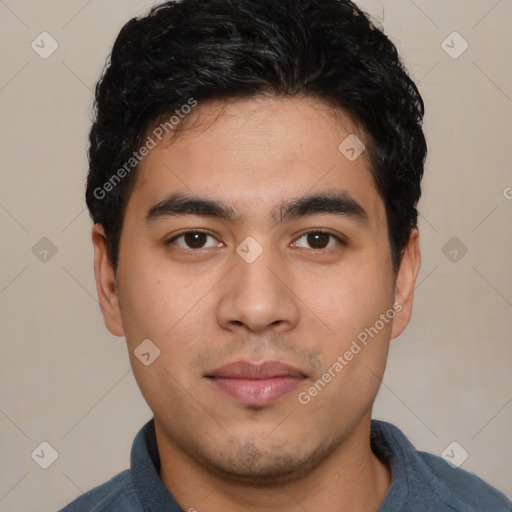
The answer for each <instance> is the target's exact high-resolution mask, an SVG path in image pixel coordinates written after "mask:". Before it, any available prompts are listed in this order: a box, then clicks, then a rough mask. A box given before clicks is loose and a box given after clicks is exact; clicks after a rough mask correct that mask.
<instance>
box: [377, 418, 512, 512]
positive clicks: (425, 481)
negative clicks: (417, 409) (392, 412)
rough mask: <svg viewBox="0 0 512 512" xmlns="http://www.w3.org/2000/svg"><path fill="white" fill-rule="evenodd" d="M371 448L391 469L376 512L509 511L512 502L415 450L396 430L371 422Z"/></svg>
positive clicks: (442, 461) (467, 474) (443, 462)
mask: <svg viewBox="0 0 512 512" xmlns="http://www.w3.org/2000/svg"><path fill="white" fill-rule="evenodd" d="M371 430H372V432H371V433H372V448H373V449H374V451H376V452H377V453H378V454H380V456H381V457H382V458H383V459H386V460H387V461H388V463H389V464H390V466H391V473H392V482H391V486H390V488H389V491H388V494H387V496H386V499H385V500H384V503H383V505H382V507H381V508H380V509H379V512H388V511H393V512H396V511H401V512H402V511H403V512H405V511H408V510H414V512H429V511H432V510H435V511H436V512H441V511H446V512H480V511H482V510H485V511H486V512H511V511H512V503H511V502H510V500H509V499H508V498H507V497H506V496H505V495H504V494H502V493H501V492H499V491H498V490H497V489H495V488H494V487H492V486H491V485H489V484H488V483H486V482H485V481H484V480H482V479H481V478H479V477H477V476H476V475H474V474H472V473H469V472H468V471H465V470H463V469H461V468H456V467H454V466H451V465H450V464H448V463H447V462H446V461H445V460H444V459H443V458H441V457H439V456H437V455H432V454H430V453H425V452H421V451H418V450H416V448H415V447H414V446H413V445H412V444H411V442H410V441H409V440H408V439H407V437H406V436H405V435H404V434H403V432H401V430H400V429H398V428H397V427H395V426H394V425H391V424H390V423H386V422H382V421H376V420H373V421H372V429H371Z"/></svg>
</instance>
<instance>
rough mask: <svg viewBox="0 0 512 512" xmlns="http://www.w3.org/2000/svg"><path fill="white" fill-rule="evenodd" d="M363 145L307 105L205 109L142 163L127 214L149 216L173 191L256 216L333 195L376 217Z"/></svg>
mask: <svg viewBox="0 0 512 512" xmlns="http://www.w3.org/2000/svg"><path fill="white" fill-rule="evenodd" d="M364 141H365V136H364V134H363V133H362V132H361V131H360V130H358V129H357V127H356V126H355V124H354V123H353V121H352V120H351V119H350V117H349V116H348V115H345V114H344V113H343V112H341V111H334V110H333V109H332V107H330V106H329V105H327V104H326V103H324V102H322V101H319V100H315V99H311V98H296V97H294V98H284V97H277V98H276V97H258V98H252V99H247V100H236V101H235V100H230V101H226V102H220V101H210V102H206V103H204V104H199V106H198V107H196V109H194V111H193V112H192V113H191V114H189V116H188V117H187V118H186V119H185V121H184V123H183V125H182V126H181V127H180V129H179V131H178V132H176V133H175V134H173V137H172V138H170V139H168V140H165V139H164V140H163V141H161V142H160V143H158V144H157V146H156V147H155V148H154V149H152V150H151V151H150V152H149V154H148V155H147V156H146V157H145V158H144V159H143V161H142V162H141V165H140V168H139V174H138V177H137V181H136V184H135V187H134V190H133V193H132V197H131V199H130V201H129V204H128V206H129V209H130V207H131V208H143V207H146V208H147V207H148V205H151V206H152V205H154V204H156V203H158V202H159V201H161V200H163V199H164V198H165V196H167V195H169V194H170V193H172V192H176V191H178V192H183V193H186V194H188V195H198V196H201V197H212V198H215V199H218V200H223V201H225V202H226V203H227V204H230V205H232V206H233V207H234V209H235V210H236V211H238V212H240V213H243V212H244V211H246V213H247V215H248V216H250V215H251V214H252V215H253V216H256V215H258V214H259V215H262V214H263V212H264V211H270V210H272V211H273V205H275V204H277V203H280V202H282V201H283V200H284V199H286V198H287V197H299V196H302V195H305V194H306V193H309V194H311V193H314V192H319V193H320V192H328V191H332V190H336V191H343V192H348V193H350V195H351V196H353V197H354V198H355V199H356V200H357V201H358V202H360V203H363V204H364V206H365V209H366V210H367V212H368V213H369V214H370V215H369V216H370V217H372V215H374V216H376V217H380V216H381V214H382V209H383V204H382V201H381V199H380V197H379V195H378V193H377V190H376V188H375V185H374V181H373V178H372V176H371V174H370V171H369V162H368V155H367V152H366V151H363V152H362V154H361V155H360V156H359V157H358V158H354V156H357V154H358V153H359V152H360V151H361V150H363V149H364ZM347 149H348V150H349V151H348V152H347ZM352 150H353V151H352ZM249 210H250V211H249Z"/></svg>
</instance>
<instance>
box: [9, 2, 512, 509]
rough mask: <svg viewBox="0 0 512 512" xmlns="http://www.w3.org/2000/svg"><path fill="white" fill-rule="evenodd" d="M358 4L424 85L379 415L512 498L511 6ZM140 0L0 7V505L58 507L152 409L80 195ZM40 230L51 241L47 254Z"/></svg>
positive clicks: (116, 461) (126, 443)
mask: <svg viewBox="0 0 512 512" xmlns="http://www.w3.org/2000/svg"><path fill="white" fill-rule="evenodd" d="M360 3H361V4H363V5H365V6H366V7H367V8H368V9H369V10H371V11H372V12H373V13H374V14H375V16H376V17H377V18H380V19H383V20H384V21H383V23H384V27H385V29H386V31H387V33H388V34H389V35H390V36H391V38H392V39H393V41H395V43H396V44H397V46H398V48H399V50H400V51H401V52H402V55H403V57H404V59H405V61H406V64H407V65H408V67H409V69H410V72H411V74H412V76H413V77H414V78H415V79H416V80H417V81H418V82H419V85H420V88H421V91H422V94H423V95H424V99H425V102H426V108H427V117H426V125H425V128H426V132H427V138H428V141H429V145H430V153H429V161H428V165H427V169H426V176H425V180H424V197H423V199H422V201H421V204H420V210H421V221H420V228H421V245H422V250H423V267H422V271H421V275H420V279H419V284H418V288H417V291H416V293H417V296H416V306H415V313H414V318H413V321H412V323H411V325H410V327H409V328H408V330H407V331H406V333H405V334H404V335H402V337H401V338H399V339H398V340H396V341H395V342H394V343H393V344H392V349H391V357H390V360H389V365H388V369H387V372H386V375H385V379H384V384H383V386H382V389H381V391H380V394H379V397H378V400H377V404H376V407H375V414H374V416H375V417H377V418H380V419H385V420H388V421H391V422H393V423H395V424H396V425H398V426H399V427H400V428H402V429H403V430H404V432H405V433H406V434H407V435H408V436H409V438H410V439H411V441H412V442H413V443H414V444H415V445H416V446H417V447H418V448H419V449H422V450H426V451H430V452H433V453H436V454H441V453H442V452H443V450H444V449H445V448H446V447H447V446H448V445H449V444H450V443H452V442H453V441H457V442H458V443H459V444H460V445H461V446H462V447H463V448H464V449H465V450H466V451H467V452H468V454H469V456H468V458H467V460H466V461H465V462H464V464H463V465H462V467H463V468H464V469H467V470H469V471H473V472H475V473H477V474H478V475H480V476H481V477H483V478H484V479H486V480H487V481H489V482H490V483H491V484H493V485H494V486H496V487H497V488H499V489H500V490H502V491H503V492H505V493H506V494H507V495H508V496H510V497H512V470H511V463H510V460H511V457H512V436H511V435H510V432H511V430H512V429H511V424H512V423H511V422H512V385H511V384H512V372H511V370H510V368H511V363H512V342H511V341H512V322H511V319H512V278H511V277H512V270H511V262H512V236H511V235H512V200H511V198H512V188H510V187H512V172H511V158H510V156H511V142H512V141H511V135H512V72H511V60H510V55H512V36H511V34H510V26H511V22H512V1H511V0H501V1H497V0H478V1H475V2H473V1H471V2H470V1H469V0H452V1H450V2H446V1H444V0H415V1H412V0H384V1H380V0H379V1H366V2H363V1H362V2H360ZM151 4H152V2H147V1H146V2H145V1H142V0H105V1H103V2H100V1H99V0H90V1H86V0H72V1H71V0H67V1H63V0H60V1H59V0H41V1H38V2H35V1H33V0H32V1H29V0H0V45H1V47H2V65H1V68H0V122H1V134H0V135H1V148H2V159H1V172H2V186H1V189H0V225H1V230H2V231H1V232H2V243H1V252H0V256H1V262H2V264H1V268H0V311H1V317H0V325H1V326H2V333H1V336H2V344H1V357H0V372H1V375H2V386H1V393H0V409H1V410H0V433H1V442H0V450H1V451H0V511H1V512H12V511H16V512H24V511H38V512H50V511H55V510H57V509H58V508H60V507H61V506H63V505H64V504H65V503H67V502H69V501H70V500H72V499H73V498H75V497H76V496H78V495H79V494H80V493H81V492H82V491H85V490H88V489H90V488H91V487H92V486H94V485H97V484H100V483H102V482H104V481H106V480H107V479H108V478H110V477H111V476H113V475H114V474H116V473H118V472H119V471H121V470H122V469H124V468H126V467H128V463H129V451H130V447H131V442H132V439H133V436H134V435H135V433H136V432H137V431H138V429H139V428H140V426H141V425H142V424H143V423H144V422H145V421H146V420H147V419H149V418H150V415H151V413H150V411H149V409H148V408H147V406H146V405H145V403H144V401H143V399H142V398H141V396H140V393H139V391H138V388H137V386H136V384H135V382H134V379H133V375H132V373H131V370H130V366H129V362H128V357H127V354H126V350H125V347H124V342H123V341H122V340H119V339H116V338H114V337H112V336H110V335H109V334H108V333H107V331H106V330H105V328H104V327H103V322H102V319H101V316H100V312H99V308H98V304H97V302H96V292H95V286H94V280H93V272H92V247H91V243H90V240H89V238H90V237H89V230H90V226H91V223H90V220H89V217H88V214H87V211H86V210H85V203H84V199H83V193H84V180H85V176H86V171H87V162H86V156H85V150H86V147H87V134H88V130H89V127H90V112H91V98H92V93H91V90H92V89H93V87H94V84H95V82H96V80H97V79H98V77H99V74H100V72H101V70H102V67H103V63H104V60H105V57H106V56H107V54H108V53H109V51H110V48H111V45H112V43H113V41H114V38H115V36H116V35H117V33H118V31H119V29H120V28H121V26H122V25H123V24H124V22H126V21H127V20H128V19H129V18H130V17H133V16H135V15H138V14H141V13H143V12H145V10H146V9H147V7H148V6H149V5H151ZM43 31H46V32H49V33H50V34H51V36H52V37H53V38H54V39H55V40H56V41H57V42H58V45H59V47H58V49H57V50H56V51H55V53H53V54H52V55H51V56H50V57H49V58H47V59H43V58H41V57H40V56H39V55H38V53H36V52H35V51H34V50H33V49H32V48H31V42H32V41H33V40H36V42H37V41H40V38H38V36H39V34H40V33H41V32H43ZM453 31H457V32H459V33H460V34H461V36H462V37H463V38H464V40H466V41H467V42H468V43H469V48H468V49H467V50H466V51H465V52H464V53H463V54H462V55H461V56H459V57H458V58H456V59H455V58H452V57H451V56H450V55H448V53H447V52H446V51H445V50H444V49H443V48H442V46H441V44H442V41H443V40H445V39H446V38H447V36H449V35H450V34H451V33H452V32H453ZM46 41H47V43H45V48H46V49H48V48H49V43H48V40H46ZM447 44H448V45H449V46H451V47H453V48H451V49H450V48H448V50H449V51H450V52H452V54H453V53H454V52H458V51H460V49H462V48H463V47H462V46H461V44H463V41H462V40H461V39H459V38H458V36H451V37H450V38H448V40H447ZM507 196H508V198H509V199H507ZM43 237H47V238H48V239H50V240H51V242H52V243H53V244H54V245H55V247H56V249H57V253H56V254H55V255H52V252H51V251H50V252H48V253H47V254H46V259H47V261H46V262H44V261H40V258H42V257H43V256H44V254H45V253H41V251H43V250H48V248H49V246H48V242H47V241H46V242H44V241H43V242H40V244H43V245H39V246H36V249H37V250H34V252H35V253H36V254H34V252H33V247H34V246H35V245H36V244H37V243H38V242H39V240H40V239H41V238H43ZM453 237H457V239H458V240H459V241H458V242H457V241H456V242H455V243H456V244H458V247H457V245H455V246H453V247H452V246H449V247H448V249H445V252H446V253H447V254H448V257H447V256H446V255H445V254H444V252H443V247H445V244H447V242H448V241H449V240H450V239H452V238H453ZM461 243H463V244H464V245H465V246H466V247H467V249H468V252H467V254H465V255H464V256H463V257H462V258H461V259H460V261H458V262H452V261H451V260H450V259H449V258H455V257H457V258H460V256H461V255H462V252H461V247H462V246H461V245H460V244H461ZM45 244H46V245H45ZM454 249H455V250H456V251H457V253H454V252H452V254H450V253H449V251H453V250H454ZM38 251H39V253H38ZM36 256H38V257H36ZM43 441H46V442H49V443H50V444H51V445H52V446H53V447H54V448H55V450H56V451H57V452H58V458H57V460H56V461H55V462H54V463H53V464H52V465H51V466H50V467H49V468H48V469H46V470H44V469H42V468H40V467H39V466H38V465H37V464H36V462H34V460H33V459H32V458H31V453H32V452H33V450H34V449H36V447H38V446H39V444H40V443H41V442H43ZM36 453H37V451H36ZM47 453H49V452H48V451H47Z"/></svg>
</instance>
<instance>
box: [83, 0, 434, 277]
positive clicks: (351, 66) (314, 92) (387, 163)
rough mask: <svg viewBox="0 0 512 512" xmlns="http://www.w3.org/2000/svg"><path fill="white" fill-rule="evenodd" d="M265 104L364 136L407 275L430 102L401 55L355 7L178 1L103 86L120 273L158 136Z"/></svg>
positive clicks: (149, 23) (95, 188) (108, 210)
mask: <svg viewBox="0 0 512 512" xmlns="http://www.w3.org/2000/svg"><path fill="white" fill-rule="evenodd" d="M259 95H272V96H277V97H279V96H288V97H290V96H299V97H311V98H315V99H321V100H324V101H325V102H326V103H327V104H328V105H330V106H332V107H333V109H334V110H336V109H341V110H343V111H344V112H346V113H348V114H349V115H350V117H351V118H352V119H353V120H354V121H355V122H356V123H357V125H358V126H360V127H361V128H362V131H363V133H364V135H365V144H366V148H367V157H368V160H369V167H370V169H369V170H370V172H371V174H372V176H373V179H374V181H375V185H376V188H377V190H378V192H379V194H380V196H381V197H382V199H383V202H384V205H385V209H386V215H387V222H388V229H389V239H390V248H391V255H392V262H393V270H394V271H395V272H396V270H397V269H398V267H399V264H400V261H401V256H402V253H403V249H404V248H405V246H406V245H407V242H408V241H409V238H410V234H411V231H412V229H413V228H414V227H416V226H417V217H418V212H417V208H416V207H417V203H418V200H419V198H420V195H421V178H422V176H423V166H424V163H425V158H426V153H427V145H426V141H425V137H424V134H423V130H422V122H423V115H424V104H423V100H422V98H421V95H420V93H419V91H418V88H417V86H416V85H415V83H414V82H413V81H412V80H411V78H410V77H409V75H408V73H407V70H406V68H405V66H404V64H403V62H402V60H401V58H400V57H399V55H398V52H397V49H396V47H395V45H394V44H393V43H392V42H391V41H390V39H389V38H388V37H387V36H386V35H385V34H384V33H383V31H382V30H381V29H380V28H378V27H377V26H376V24H375V23H374V22H373V21H372V20H371V19H370V18H369V17H368V15H366V14H365V13H364V12H363V11H362V10H361V9H359V8H358V7H357V6H356V5H355V4H354V3H352V2H351V1H349V0H278V1H277V0H181V1H168V2H165V3H162V4H160V5H157V6H155V7H153V8H152V9H151V10H150V11H149V13H148V14H147V15H146V16H143V17H140V18H133V19H131V20H130V21H128V22H127V23H126V24H125V25H124V27H123V28H122V30H121V32H120V33H119V35H118V37H117V39H116V41H115V44H114V46H113V49H112V52H111V55H110V57H109V59H107V63H106V65H105V69H104V71H103V74H102V77H101V78H100V80H99V81H98V83H97V85H96V94H95V109H94V120H93V125H92V128H91V131H90V135H89V142H90V147H89V150H88V157H89V175H88V179H87V191H86V200H87V205H88V208H89V211H90V213H91V216H92V219H93V221H94V222H95V223H99V224H102V225H103V227H104V229H105V233H106V237H107V243H108V253H109V257H110V260H111V262H112V264H113V266H114V268H116V267H117V261H118V252H119V241H120V237H121V231H122V226H123V217H124V212H125V209H126V204H127V202H128V199H129V197H130V193H131V191H132V189H133V185H134V183H135V179H136V175H137V168H138V163H139V160H140V154H139V153H138V150H139V149H140V148H141V146H143V145H144V141H149V139H146V137H147V136H148V132H149V131H150V130H151V129H153V128H154V127H155V126H156V125H158V122H161V121H162V120H163V119H165V116H167V117H170V116H173V118H175V119H176V120H177V121H174V122H175V123H178V122H181V121H180V120H181V118H183V115H182V111H183V110H182V109H183V108H184V106H188V105H194V103H192V102H195V104H197V103H198V102H199V103H200V102H202V101H207V100H227V99H246V98H251V97H256V96H259ZM190 108H191V107H188V109H189V110H190ZM185 112H186V110H185ZM174 114H176V115H174ZM169 125H172V123H170V122H167V124H166V126H169ZM166 130H167V128H166ZM340 142H341V141H340ZM127 163H129V164H128V165H127Z"/></svg>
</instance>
